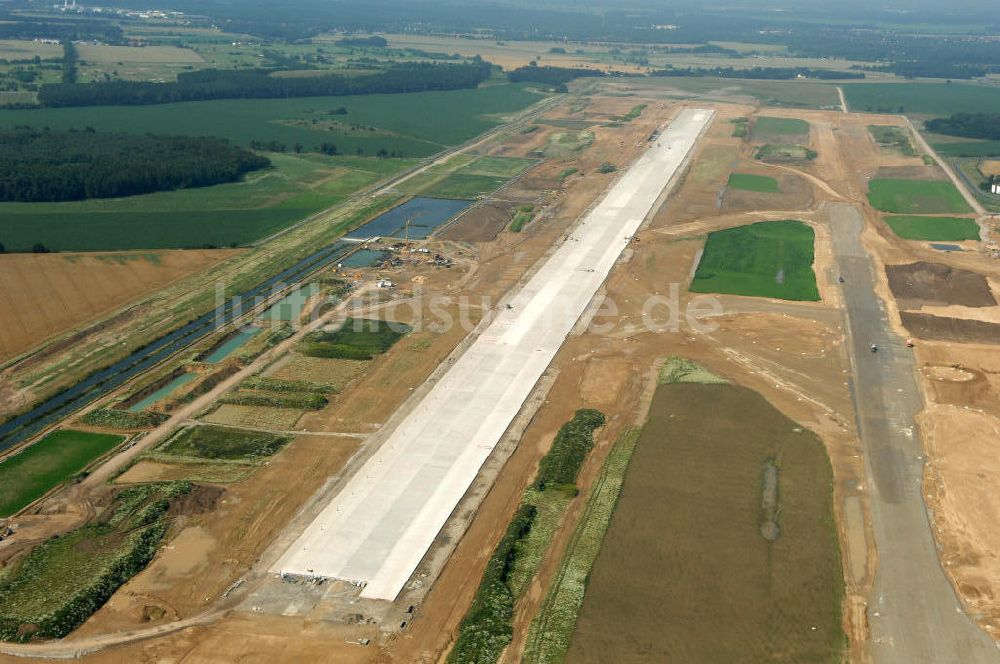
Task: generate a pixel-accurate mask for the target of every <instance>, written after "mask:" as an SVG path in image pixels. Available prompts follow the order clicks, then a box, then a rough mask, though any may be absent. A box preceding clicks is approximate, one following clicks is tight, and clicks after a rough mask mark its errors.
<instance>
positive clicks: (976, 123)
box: [924, 113, 1000, 141]
mask: <svg viewBox="0 0 1000 664" xmlns="http://www.w3.org/2000/svg"><path fill="white" fill-rule="evenodd" d="M924 127H926V129H927V131H932V132H934V133H935V134H948V135H950V136H963V137H965V138H987V139H990V140H994V141H1000V113H955V114H954V115H952V116H951V117H947V118H935V119H933V120H928V121H927V122H925V123H924Z"/></svg>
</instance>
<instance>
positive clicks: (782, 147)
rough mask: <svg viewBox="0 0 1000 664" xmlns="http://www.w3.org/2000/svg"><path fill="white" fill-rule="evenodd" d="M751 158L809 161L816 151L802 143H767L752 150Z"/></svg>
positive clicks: (813, 157) (778, 160)
mask: <svg viewBox="0 0 1000 664" xmlns="http://www.w3.org/2000/svg"><path fill="white" fill-rule="evenodd" d="M753 158H754V159H760V160H761V161H771V162H795V161H811V160H813V159H815V158H816V152H815V150H810V149H809V148H807V147H805V146H803V145H791V144H781V143H777V144H776V143H767V144H765V145H761V146H760V147H759V148H757V149H756V150H754V154H753Z"/></svg>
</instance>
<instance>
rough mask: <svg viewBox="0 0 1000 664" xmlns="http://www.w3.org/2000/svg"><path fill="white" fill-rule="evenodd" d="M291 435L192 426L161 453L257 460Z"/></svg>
mask: <svg viewBox="0 0 1000 664" xmlns="http://www.w3.org/2000/svg"><path fill="white" fill-rule="evenodd" d="M289 440H290V439H289V438H288V437H286V436H279V435H277V434H273V433H268V432H265V431H246V430H243V429H230V428H227V427H214V426H192V427H188V428H186V429H182V430H180V431H179V432H178V433H176V434H174V435H173V436H172V437H171V438H170V440H168V441H167V443H166V445H164V446H163V447H161V448H160V449H159V450H158V453H162V454H168V455H172V456H180V457H192V458H197V459H211V460H226V461H254V460H256V459H259V458H260V457H267V456H271V455H273V454H275V453H276V452H278V450H280V449H281V448H282V447H284V446H285V445H286V444H287V443H288V442H289Z"/></svg>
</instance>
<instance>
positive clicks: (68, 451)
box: [0, 429, 124, 517]
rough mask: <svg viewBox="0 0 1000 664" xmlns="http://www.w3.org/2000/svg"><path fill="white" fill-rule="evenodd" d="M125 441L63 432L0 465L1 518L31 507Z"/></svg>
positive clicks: (51, 434)
mask: <svg viewBox="0 0 1000 664" xmlns="http://www.w3.org/2000/svg"><path fill="white" fill-rule="evenodd" d="M123 440H124V437H122V436H112V435H108V434H100V433H88V432H85V431H73V430H71V429H61V430H59V431H53V432H52V433H50V434H49V435H47V436H45V437H44V438H42V439H41V440H40V441H38V442H37V443H35V444H34V445H32V446H31V447H29V448H27V449H25V450H24V451H23V452H21V453H19V454H16V455H14V456H12V457H10V458H8V459H7V460H6V461H4V462H3V463H0V517H6V516H10V515H11V514H14V513H15V512H17V511H18V510H20V509H22V508H24V507H25V506H27V505H30V504H31V503H32V502H34V501H35V500H37V499H39V498H41V497H42V496H44V495H45V494H46V493H48V492H49V491H51V490H52V489H53V488H55V487H56V486H58V485H59V484H61V483H63V482H65V481H66V480H68V479H70V478H71V477H73V476H74V475H76V474H77V473H79V472H80V471H81V470H83V469H84V468H86V467H87V466H88V465H90V463H91V462H92V461H94V459H96V458H98V457H100V456H101V455H103V454H104V453H106V452H108V451H109V450H111V449H113V448H114V447H115V446H116V445H118V444H119V443H121V442H122V441H123Z"/></svg>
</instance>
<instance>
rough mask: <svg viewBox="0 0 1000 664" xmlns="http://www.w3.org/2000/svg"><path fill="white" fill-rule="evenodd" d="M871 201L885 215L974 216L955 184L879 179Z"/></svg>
mask: <svg viewBox="0 0 1000 664" xmlns="http://www.w3.org/2000/svg"><path fill="white" fill-rule="evenodd" d="M868 201H869V202H870V203H871V204H872V206H873V207H875V208H876V209H878V210H882V211H883V212H899V213H916V214H936V213H940V212H971V211H972V209H971V208H970V207H969V204H968V203H966V202H965V199H964V198H962V194H960V193H959V191H958V189H956V188H955V185H953V184H952V183H951V182H945V181H943V180H894V179H889V178H876V179H874V180H872V181H871V183H869V185H868Z"/></svg>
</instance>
